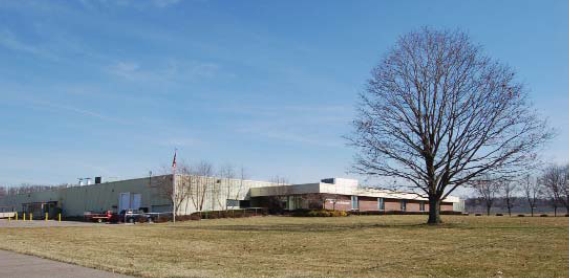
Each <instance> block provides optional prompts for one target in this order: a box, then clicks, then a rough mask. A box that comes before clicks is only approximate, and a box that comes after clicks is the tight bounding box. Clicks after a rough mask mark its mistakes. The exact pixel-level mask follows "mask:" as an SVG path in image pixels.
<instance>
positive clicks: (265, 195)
mask: <svg viewBox="0 0 570 279" xmlns="http://www.w3.org/2000/svg"><path fill="white" fill-rule="evenodd" d="M173 177H175V182H174V183H173V181H172V180H173ZM173 184H176V193H177V198H176V199H175V200H176V205H177V206H176V207H177V215H188V214H191V213H193V212H197V211H213V210H227V209H238V208H250V207H264V208H268V209H269V210H270V211H271V210H274V211H275V210H280V211H292V210H296V209H321V208H324V209H337V210H345V211H386V212H388V211H398V212H422V211H428V210H429V205H428V203H427V199H426V198H422V197H420V196H419V195H416V194H411V193H402V192H395V191H388V190H378V189H367V188H362V187H359V185H358V181H357V180H353V179H342V178H329V179H323V180H321V181H320V182H316V183H307V184H292V185H278V184H276V183H273V182H268V181H254V180H242V179H233V178H217V177H203V176H195V175H176V176H173V175H162V176H149V177H145V178H137V179H129V180H122V181H110V182H104V181H102V179H101V178H96V179H95V184H90V183H88V184H87V185H75V186H70V187H66V188H58V189H53V190H48V191H41V192H33V193H29V194H17V195H9V196H4V197H0V212H20V213H33V215H34V216H43V215H44V213H48V214H49V215H51V216H55V215H56V214H57V213H61V214H62V215H63V216H66V217H70V216H83V215H84V214H85V213H86V212H104V211H107V210H112V211H114V212H120V211H121V210H142V211H147V212H165V213H170V212H172V204H173V203H172V199H171V196H172V191H173V190H172V189H173ZM463 207H464V204H463V201H462V200H460V199H459V198H457V197H451V196H450V197H447V198H446V199H445V200H443V201H442V203H441V210H442V211H458V212H461V211H463Z"/></svg>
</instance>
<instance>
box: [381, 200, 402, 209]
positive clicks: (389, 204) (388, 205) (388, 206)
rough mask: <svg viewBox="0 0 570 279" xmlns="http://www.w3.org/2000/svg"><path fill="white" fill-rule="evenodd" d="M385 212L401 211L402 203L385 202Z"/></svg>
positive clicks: (395, 201) (394, 201)
mask: <svg viewBox="0 0 570 279" xmlns="http://www.w3.org/2000/svg"><path fill="white" fill-rule="evenodd" d="M384 211H400V201H398V200H387V199H385V200H384Z"/></svg>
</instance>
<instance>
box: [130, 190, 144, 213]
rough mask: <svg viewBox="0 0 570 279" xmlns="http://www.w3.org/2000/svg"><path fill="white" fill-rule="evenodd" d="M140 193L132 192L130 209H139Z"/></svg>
mask: <svg viewBox="0 0 570 279" xmlns="http://www.w3.org/2000/svg"><path fill="white" fill-rule="evenodd" d="M141 197H142V195H141V194H133V203H132V204H131V209H133V210H139V208H140V207H141Z"/></svg>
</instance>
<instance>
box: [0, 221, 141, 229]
mask: <svg viewBox="0 0 570 279" xmlns="http://www.w3.org/2000/svg"><path fill="white" fill-rule="evenodd" d="M121 225H127V224H121ZM128 225H132V224H128ZM72 226H117V224H105V223H101V224H99V223H92V222H76V221H61V222H58V221H54V220H49V221H44V220H33V221H23V220H18V221H15V220H11V221H8V219H0V229H1V228H35V227H72Z"/></svg>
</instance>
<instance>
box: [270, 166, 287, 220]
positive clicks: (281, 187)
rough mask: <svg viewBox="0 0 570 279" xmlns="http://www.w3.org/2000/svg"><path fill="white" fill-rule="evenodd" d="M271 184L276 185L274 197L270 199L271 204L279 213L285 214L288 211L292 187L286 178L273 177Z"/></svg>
mask: <svg viewBox="0 0 570 279" xmlns="http://www.w3.org/2000/svg"><path fill="white" fill-rule="evenodd" d="M270 182H272V183H273V184H274V187H273V190H274V192H273V195H272V196H271V197H270V202H271V203H272V205H273V206H275V207H277V209H278V210H279V213H281V214H282V213H283V211H284V210H286V204H287V199H288V198H289V195H290V194H291V193H290V187H288V186H287V185H289V180H288V179H287V178H285V177H280V176H278V175H277V176H275V177H273V178H272V179H271V180H270Z"/></svg>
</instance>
